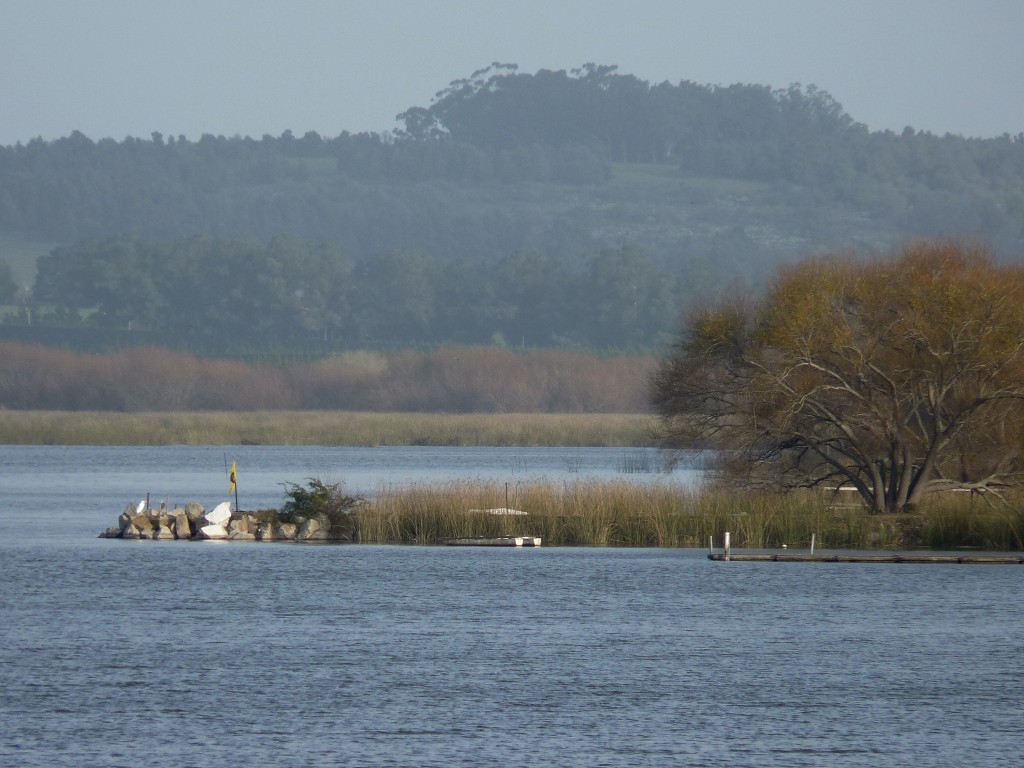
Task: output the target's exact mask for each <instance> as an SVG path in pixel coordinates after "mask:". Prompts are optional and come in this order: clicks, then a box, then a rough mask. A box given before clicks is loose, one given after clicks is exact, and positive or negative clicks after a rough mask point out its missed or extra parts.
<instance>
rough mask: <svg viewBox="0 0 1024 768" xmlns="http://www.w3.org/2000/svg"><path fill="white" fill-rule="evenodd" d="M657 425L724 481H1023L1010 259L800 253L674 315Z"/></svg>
mask: <svg viewBox="0 0 1024 768" xmlns="http://www.w3.org/2000/svg"><path fill="white" fill-rule="evenodd" d="M651 384H652V399H653V402H654V405H655V407H656V408H657V410H658V412H659V413H660V415H661V418H662V423H663V424H664V426H665V430H666V434H667V435H668V436H670V437H672V438H673V439H674V440H675V441H676V442H678V443H680V444H683V445H687V446H690V447H702V448H711V449H716V450H718V451H720V454H719V455H720V456H721V457H722V458H723V463H722V466H723V469H724V470H725V471H726V473H727V475H728V477H729V478H730V479H732V480H733V481H735V482H741V483H750V484H769V485H774V486H775V487H780V488H785V489H792V488H799V487H826V488H828V487H831V488H839V487H852V488H854V489H856V491H857V492H858V493H859V494H860V496H861V497H862V498H863V500H864V502H865V503H866V504H867V505H868V507H869V509H871V510H872V511H874V512H877V513H895V512H901V511H903V510H905V509H908V508H912V507H913V506H914V505H915V504H917V503H918V502H919V501H920V500H921V497H922V496H923V495H924V494H927V493H930V492H933V491H937V490H949V489H957V488H959V489H968V490H973V491H978V492H988V493H995V494H1000V493H1001V492H1002V491H1004V490H1005V489H1007V488H1009V487H1013V486H1017V485H1020V484H1021V483H1024V462H1022V454H1021V425H1022V424H1024V418H1022V417H1024V268H1022V267H1021V266H1019V265H1004V264H999V263H997V262H995V261H994V259H993V258H992V257H991V255H990V254H989V253H988V252H987V251H986V250H985V249H984V248H982V247H978V246H973V245H968V244H964V243H961V242H955V241H938V242H920V243H913V244H910V245H907V246H906V247H904V248H902V249H900V250H899V251H898V252H896V253H895V254H893V255H891V256H890V257H888V258H885V259H881V258H875V259H860V258H857V257H855V256H853V255H846V256H833V257H829V258H812V259H809V260H807V261H804V262H801V263H799V264H796V265H794V266H788V267H785V268H783V269H782V270H781V271H780V273H779V275H778V277H777V279H776V280H775V282H774V284H772V285H771V286H770V287H769V289H768V291H767V292H766V295H765V296H764V297H763V298H761V299H760V300H757V301H754V300H745V299H742V298H732V299H728V300H724V301H722V302H720V303H719V304H717V305H715V306H712V307H708V308H705V309H702V310H699V311H697V312H694V313H693V314H692V315H691V316H689V317H688V318H687V319H686V320H685V321H684V324H683V328H682V333H681V335H680V338H679V341H678V342H677V343H676V344H675V346H674V347H673V348H672V352H671V354H670V355H669V356H667V357H666V358H665V359H664V360H663V361H662V362H661V364H660V366H659V367H658V369H657V370H656V372H655V373H654V374H653V376H652V381H651Z"/></svg>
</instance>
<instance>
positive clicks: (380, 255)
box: [0, 64, 1024, 355]
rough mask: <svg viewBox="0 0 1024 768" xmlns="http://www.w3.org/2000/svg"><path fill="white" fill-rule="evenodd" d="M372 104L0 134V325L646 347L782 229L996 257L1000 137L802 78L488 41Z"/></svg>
mask: <svg viewBox="0 0 1024 768" xmlns="http://www.w3.org/2000/svg"><path fill="white" fill-rule="evenodd" d="M398 118H399V121H400V122H401V124H402V128H401V129H400V130H398V131H396V132H394V133H389V134H350V133H347V132H342V133H340V134H339V135H338V136H336V137H333V138H327V137H322V136H320V135H318V134H316V133H306V134H304V135H303V136H301V137H297V136H295V135H293V134H292V133H291V132H290V131H287V132H285V133H284V134H282V135H281V136H277V137H274V136H263V137H262V138H260V139H254V138H251V137H240V136H235V137H230V138H226V137H223V136H211V135H204V136H202V137H201V138H199V139H198V140H196V141H190V140H188V139H186V138H185V137H183V136H179V137H164V136H162V135H160V134H156V133H154V134H153V135H152V136H151V137H149V138H146V139H142V138H131V137H129V138H126V139H124V140H122V141H115V140H113V139H101V140H99V141H93V140H92V139H90V138H88V137H86V136H84V135H82V134H80V133H77V132H74V133H72V134H70V135H69V136H67V137H65V138H62V139H58V140H55V141H43V140H40V139H36V140H32V141H29V142H27V143H25V144H21V143H19V144H17V145H14V146H7V147H0V236H3V238H5V239H4V240H3V241H2V242H12V241H16V240H18V239H20V240H23V241H25V242H37V243H48V244H59V246H58V247H56V248H54V249H53V250H52V252H48V253H47V254H46V255H44V256H42V257H41V258H40V259H39V261H38V275H37V277H36V280H35V283H34V285H23V286H22V287H21V289H20V290H19V289H18V287H17V286H16V285H15V281H14V279H13V277H12V276H11V272H10V268H9V266H8V264H5V253H4V251H3V248H2V245H0V303H4V302H14V304H13V305H12V308H11V309H9V310H8V311H7V318H6V321H5V323H4V324H3V326H2V327H0V333H2V335H3V336H4V337H6V338H11V339H19V340H25V341H37V342H42V343H47V344H57V345H62V346H72V347H78V348H82V349H96V348H104V347H111V346H115V347H116V346H130V345H132V344H137V343H144V344H157V345H170V346H178V347H180V348H184V349H187V350H190V351H195V352H201V353H204V354H216V355H231V354H236V353H240V352H241V351H243V350H244V351H247V352H251V351H253V350H259V349H261V348H263V349H283V348H291V349H304V350H308V351H309V352H310V353H311V354H315V353H319V352H330V351H337V350H340V349H352V348H396V347H401V346H403V345H404V346H411V345H420V346H423V345H437V344H446V343H457V344H504V345H514V346H554V347H571V348H590V349H618V350H643V349H647V350H650V349H657V348H659V347H660V346H661V345H662V344H663V343H664V341H665V340H666V339H667V338H668V337H669V336H670V335H671V333H672V332H673V331H674V329H675V326H676V323H677V320H678V317H679V315H680V313H681V312H682V311H683V310H685V309H686V308H687V307H689V306H692V305H693V304H694V303H695V302H698V301H702V300H705V299H707V298H709V297H713V296H715V295H717V294H719V293H720V292H721V291H723V290H726V289H731V288H734V287H735V286H736V285H737V284H746V285H752V286H756V285H758V284H760V283H761V282H762V281H763V280H765V279H767V276H768V275H770V274H771V273H772V271H773V270H774V268H775V266H777V265H778V263H780V262H783V261H789V260H793V259H795V258H797V257H800V256H803V255H805V254H807V253H809V252H817V251H825V250H845V249H850V248H856V249H859V250H861V251H873V250H879V249H887V248H888V247H890V246H892V245H894V244H896V243H899V242H902V241H904V240H906V239H909V238H914V237H921V236H934V235H955V236H958V237H968V238H978V239H983V240H985V241H987V242H988V243H990V244H991V245H992V246H993V248H994V250H995V251H996V253H997V254H998V255H999V256H1000V257H1001V258H1007V259H1013V258H1017V257H1019V255H1020V253H1021V244H1022V239H1024V134H1017V135H1014V136H1011V135H1009V134H1006V135H1003V136H1000V137H994V138H989V139H966V138H963V137H959V136H951V135H946V136H936V135H933V134H931V133H928V132H924V131H917V130H914V129H912V128H909V127H908V128H906V129H905V130H903V131H902V132H901V133H894V132H891V131H882V132H871V131H869V130H868V129H867V128H866V127H865V126H863V125H862V124H859V123H857V122H856V121H855V120H854V118H853V117H851V116H850V115H848V114H846V112H845V111H844V110H843V109H842V107H841V105H840V104H839V103H838V102H837V101H836V100H835V99H834V98H833V97H832V96H831V95H829V94H828V93H826V92H825V91H823V90H820V89H817V88H815V87H813V86H806V87H803V86H799V85H793V86H790V87H787V88H784V89H772V88H770V87H768V86H762V85H731V86H714V85H699V84H696V83H692V82H687V81H682V82H679V83H675V84H673V83H668V82H665V83H657V84H652V83H648V82H645V81H643V80H640V79H638V78H636V77H633V76H631V75H624V74H620V73H619V72H618V71H617V70H616V68H615V67H610V66H598V65H593V64H588V65H585V66H583V67H581V68H580V69H577V70H573V71H570V72H565V71H548V70H541V71H539V72H536V73H533V74H527V73H521V72H519V71H518V69H517V68H516V67H515V66H514V65H506V64H494V65H492V66H491V67H488V68H486V69H483V70H480V71H478V72H476V73H474V74H473V75H472V76H471V77H469V78H467V79H464V80H458V81H455V82H453V83H451V84H450V85H449V86H448V87H447V88H446V89H445V90H442V91H441V92H439V93H438V94H437V95H436V96H435V98H434V99H433V101H432V102H431V104H430V105H429V106H417V107H412V108H410V109H409V110H407V111H405V112H403V113H402V114H401V115H399V116H398ZM47 250H49V248H47ZM11 260H12V259H11V257H10V256H7V257H6V261H7V262H10V261H11Z"/></svg>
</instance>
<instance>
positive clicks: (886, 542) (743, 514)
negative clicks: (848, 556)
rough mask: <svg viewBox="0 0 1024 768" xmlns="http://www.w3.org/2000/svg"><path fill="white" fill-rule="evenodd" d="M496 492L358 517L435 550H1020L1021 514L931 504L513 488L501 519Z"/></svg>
mask: <svg viewBox="0 0 1024 768" xmlns="http://www.w3.org/2000/svg"><path fill="white" fill-rule="evenodd" d="M506 493H507V489H506V486H505V485H504V484H503V483H487V482H454V483H446V484H442V485H418V486H413V487H410V488H396V487H384V488H381V489H379V491H378V493H377V494H376V495H375V496H374V498H373V499H372V501H370V502H369V503H368V504H367V505H365V506H364V507H363V508H362V509H361V510H360V511H359V512H358V516H359V520H358V526H359V538H360V541H362V542H364V543H418V544H435V543H438V542H440V541H441V540H442V539H445V538H464V537H475V536H488V537H490V536H509V535H523V534H530V535H536V536H541V537H543V540H544V543H545V545H552V546H625V547H701V546H707V544H708V539H709V537H714V540H715V542H716V543H717V544H718V545H719V546H720V545H721V540H722V539H721V537H722V533H723V532H724V531H730V532H731V534H732V541H733V545H734V546H736V547H741V548H751V549H759V548H777V547H781V546H782V545H783V544H785V545H787V546H789V547H792V548H806V547H808V546H809V545H810V541H811V536H812V534H813V535H814V536H815V537H816V541H817V543H818V546H820V547H828V548H832V549H845V548H850V549H864V548H875V547H878V548H889V547H919V546H920V547H931V548H935V549H952V548H958V547H977V548H980V549H990V550H1011V549H1022V548H1024V542H1022V536H1024V511H1022V510H1024V507H1022V506H1020V505H1017V506H1013V507H1010V506H1005V507H1000V506H989V505H987V504H984V503H982V502H978V501H975V500H969V499H968V500H950V499H944V500H937V501H935V502H934V503H932V504H930V505H928V506H926V507H924V508H923V509H921V510H919V511H918V512H917V513H915V514H911V515H901V516H899V517H885V516H877V515H870V514H868V513H867V512H866V511H864V510H863V509H861V508H857V507H852V506H843V507H839V508H837V507H832V506H830V505H829V504H828V497H827V496H826V495H823V494H818V493H811V492H808V493H801V494H788V495H785V496H780V495H777V494H768V493H760V494H750V493H738V492H730V491H725V490H720V489H718V488H714V487H699V486H698V487H691V486H679V485H676V484H673V483H671V482H656V483H653V484H636V483H631V482H627V481H618V482H585V481H576V482H570V483H551V482H540V483H528V484H525V485H518V484H517V485H516V486H515V488H514V489H512V495H511V497H509V498H508V502H507V503H508V505H509V506H511V507H513V508H515V509H520V510H523V511H525V512H527V513H528V514H527V515H526V516H525V517H522V516H499V515H491V514H487V513H486V512H471V511H470V510H487V509H493V508H499V507H504V506H505V505H506Z"/></svg>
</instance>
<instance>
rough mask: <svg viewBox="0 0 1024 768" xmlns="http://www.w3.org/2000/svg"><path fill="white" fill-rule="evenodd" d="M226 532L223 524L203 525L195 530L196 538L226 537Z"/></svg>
mask: <svg viewBox="0 0 1024 768" xmlns="http://www.w3.org/2000/svg"><path fill="white" fill-rule="evenodd" d="M227 537H228V532H227V531H226V530H225V528H224V526H223V525H204V526H202V527H201V528H200V529H199V530H198V531H196V538H197V539H226V538H227Z"/></svg>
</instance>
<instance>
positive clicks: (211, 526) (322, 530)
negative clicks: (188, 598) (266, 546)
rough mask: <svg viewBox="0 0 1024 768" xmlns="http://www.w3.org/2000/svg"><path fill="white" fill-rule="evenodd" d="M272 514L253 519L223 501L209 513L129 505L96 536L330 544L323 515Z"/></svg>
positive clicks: (196, 506)
mask: <svg viewBox="0 0 1024 768" xmlns="http://www.w3.org/2000/svg"><path fill="white" fill-rule="evenodd" d="M276 518H277V516H276V515H274V514H273V513H271V514H269V515H260V516H259V517H257V516H256V515H255V514H253V513H251V512H240V511H234V512H233V511H232V510H231V506H230V505H229V504H228V503H227V502H223V503H221V504H218V505H217V506H216V507H214V508H213V509H212V510H210V511H209V512H207V511H206V508H205V507H204V506H203V505H202V504H197V503H195V502H191V503H189V504H186V505H185V506H184V507H177V508H175V509H173V510H167V509H163V508H161V509H150V508H148V507H147V506H146V505H145V503H142V504H138V505H135V504H129V505H128V506H127V507H126V508H125V510H124V512H122V513H121V515H120V516H119V517H118V518H117V527H116V528H108V529H107V530H106V531H104V532H103V533H101V534H100V538H106V539H191V540H201V539H228V540H231V541H331V540H335V537H334V536H332V535H331V523H330V520H329V519H328V518H327V516H326V515H318V516H314V517H309V518H304V517H296V518H295V519H294V520H293V521H292V522H287V523H285V522H280V521H279V520H278V519H276Z"/></svg>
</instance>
